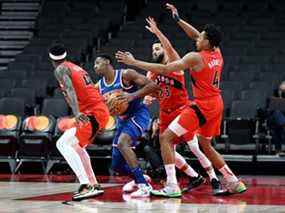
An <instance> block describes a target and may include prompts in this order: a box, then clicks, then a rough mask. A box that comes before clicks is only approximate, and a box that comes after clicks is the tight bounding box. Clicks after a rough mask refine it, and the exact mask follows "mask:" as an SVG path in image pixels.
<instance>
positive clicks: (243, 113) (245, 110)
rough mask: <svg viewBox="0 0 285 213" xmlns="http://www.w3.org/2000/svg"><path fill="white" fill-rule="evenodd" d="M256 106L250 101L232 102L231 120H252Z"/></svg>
mask: <svg viewBox="0 0 285 213" xmlns="http://www.w3.org/2000/svg"><path fill="white" fill-rule="evenodd" d="M256 107H257V106H256V105H254V103H252V102H251V101H248V100H246V101H233V102H232V107H231V113H230V117H231V118H242V119H248V118H254V117H255V115H256Z"/></svg>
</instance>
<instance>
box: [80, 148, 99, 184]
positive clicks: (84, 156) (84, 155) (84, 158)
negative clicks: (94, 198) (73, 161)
mask: <svg viewBox="0 0 285 213" xmlns="http://www.w3.org/2000/svg"><path fill="white" fill-rule="evenodd" d="M75 150H76V152H77V153H78V154H79V156H80V158H81V162H82V164H83V167H84V170H85V172H86V174H87V177H88V180H89V183H90V184H91V185H95V184H98V181H97V179H96V177H95V174H94V171H93V168H92V164H91V160H90V157H89V154H88V152H87V151H86V149H84V148H82V147H81V146H80V145H79V144H76V146H75Z"/></svg>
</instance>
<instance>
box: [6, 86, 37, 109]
mask: <svg viewBox="0 0 285 213" xmlns="http://www.w3.org/2000/svg"><path fill="white" fill-rule="evenodd" d="M10 95H11V97H18V98H22V99H24V101H25V105H26V106H35V101H36V91H35V89H33V88H13V89H12V90H11V92H10Z"/></svg>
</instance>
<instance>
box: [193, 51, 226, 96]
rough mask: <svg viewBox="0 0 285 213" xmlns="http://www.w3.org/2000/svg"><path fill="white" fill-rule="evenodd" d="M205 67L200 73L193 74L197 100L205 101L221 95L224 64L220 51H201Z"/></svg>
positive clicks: (194, 91)
mask: <svg viewBox="0 0 285 213" xmlns="http://www.w3.org/2000/svg"><path fill="white" fill-rule="evenodd" d="M199 54H200V55H201V57H202V59H203V61H204V65H205V67H204V68H203V69H202V70H200V71H198V72H191V78H192V90H193V95H194V97H195V98H196V99H205V98H210V97H215V96H218V95H220V93H221V90H220V89H219V84H220V79H221V73H222V68H223V64H224V60H223V56H222V54H221V51H220V49H217V50H215V51H206V50H204V51H201V52H200V53H199Z"/></svg>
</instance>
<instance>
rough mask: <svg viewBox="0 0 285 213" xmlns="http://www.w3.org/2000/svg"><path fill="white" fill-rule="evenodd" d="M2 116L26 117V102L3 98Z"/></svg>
mask: <svg viewBox="0 0 285 213" xmlns="http://www.w3.org/2000/svg"><path fill="white" fill-rule="evenodd" d="M0 114H4V115H8V114H13V115H17V116H24V115H25V101H24V99H22V98H1V99H0Z"/></svg>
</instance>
